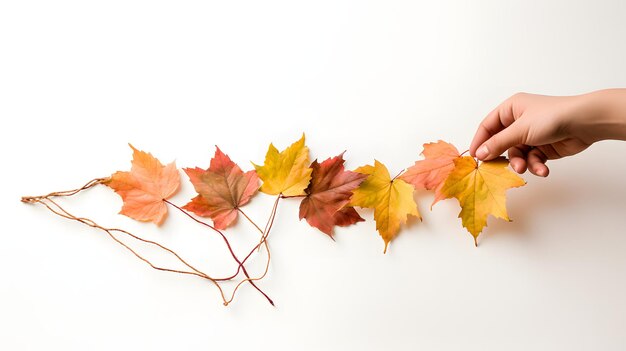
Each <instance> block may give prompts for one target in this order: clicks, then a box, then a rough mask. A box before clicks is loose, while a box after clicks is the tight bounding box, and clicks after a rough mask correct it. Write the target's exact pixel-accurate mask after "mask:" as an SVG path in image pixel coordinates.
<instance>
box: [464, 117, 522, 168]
mask: <svg viewBox="0 0 626 351" xmlns="http://www.w3.org/2000/svg"><path fill="white" fill-rule="evenodd" d="M526 134H527V133H526V129H525V127H524V126H523V125H522V124H520V123H519V120H516V121H515V122H513V123H512V124H511V125H510V126H508V127H506V128H504V129H502V130H501V131H500V132H499V133H497V134H495V135H493V136H492V137H491V138H489V139H487V141H485V142H484V143H483V144H482V145H481V146H479V147H478V149H477V150H476V157H477V158H478V159H479V160H481V161H488V160H492V159H494V158H496V157H498V156H500V155H502V154H503V153H504V152H505V151H506V150H508V149H510V148H512V147H513V146H516V145H519V144H524V143H525V141H526V137H525V135H526Z"/></svg>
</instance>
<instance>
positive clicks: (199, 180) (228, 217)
mask: <svg viewBox="0 0 626 351" xmlns="http://www.w3.org/2000/svg"><path fill="white" fill-rule="evenodd" d="M185 173H187V175H188V176H189V180H190V181H191V183H192V184H193V187H194V188H195V189H196V191H197V192H198V194H199V195H198V196H196V197H194V198H193V199H192V200H191V202H189V203H188V204H186V205H185V206H184V207H183V208H184V209H186V210H188V211H191V212H193V213H195V214H197V215H198V216H202V217H211V219H212V220H213V224H214V226H215V228H217V229H225V228H226V227H228V226H229V225H230V224H232V223H233V222H234V221H235V219H237V209H238V208H239V207H241V206H243V205H245V204H247V203H248V202H249V201H250V198H251V197H252V196H253V195H254V194H255V193H256V191H257V190H258V189H259V177H258V176H257V174H256V172H255V171H248V172H246V173H244V172H243V171H242V170H241V168H239V166H237V164H235V163H234V162H233V161H232V160H231V159H230V158H229V157H228V155H226V154H224V153H223V152H222V150H220V148H219V147H216V150H215V156H214V157H213V158H212V159H211V164H210V166H209V168H208V169H207V170H203V169H201V168H197V167H196V168H185Z"/></svg>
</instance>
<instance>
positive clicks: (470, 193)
mask: <svg viewBox="0 0 626 351" xmlns="http://www.w3.org/2000/svg"><path fill="white" fill-rule="evenodd" d="M508 165H509V161H508V160H507V159H506V158H504V157H498V158H496V159H494V160H492V161H487V162H481V163H480V165H478V164H477V163H476V160H475V159H474V158H473V157H471V156H463V157H459V158H457V159H455V160H454V170H453V171H452V172H451V173H450V175H449V176H448V178H447V179H446V181H445V183H444V185H443V188H442V189H441V193H442V194H443V195H445V197H446V198H452V197H455V198H457V199H458V200H459V204H460V205H461V212H460V213H459V218H461V220H462V223H463V227H465V228H467V230H468V231H469V232H470V234H472V236H473V237H474V244H475V245H477V238H478V235H479V234H480V232H481V231H482V230H483V228H484V227H485V226H487V216H488V215H490V214H491V215H493V216H494V217H497V218H502V219H504V220H507V221H510V219H509V216H508V214H507V212H506V196H505V192H506V190H507V189H510V188H517V187H520V186H523V185H525V184H526V182H525V181H524V180H523V179H522V178H520V177H519V176H518V175H517V174H515V173H513V172H511V171H510V170H508V168H507V166H508Z"/></svg>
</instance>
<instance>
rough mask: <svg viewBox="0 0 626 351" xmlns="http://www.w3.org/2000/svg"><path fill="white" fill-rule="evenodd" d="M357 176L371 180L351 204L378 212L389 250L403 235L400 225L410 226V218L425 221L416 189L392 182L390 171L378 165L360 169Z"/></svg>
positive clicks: (356, 191)
mask: <svg viewBox="0 0 626 351" xmlns="http://www.w3.org/2000/svg"><path fill="white" fill-rule="evenodd" d="M355 172H358V173H363V174H367V175H368V177H367V178H366V179H365V181H363V183H361V185H360V186H359V187H358V188H357V189H356V190H354V191H353V195H352V199H351V200H350V204H351V205H353V206H359V207H367V208H373V209H374V220H375V221H376V230H378V233H379V234H380V236H381V237H382V238H383V240H384V241H385V250H384V252H387V246H388V245H389V242H390V241H391V240H393V239H394V238H395V237H396V236H397V235H398V232H399V231H400V225H401V224H403V223H406V220H407V218H408V216H409V215H412V216H416V217H418V218H420V219H421V217H420V214H419V212H418V211H417V205H416V204H415V200H414V199H413V191H414V189H413V186H411V185H410V184H408V183H406V182H405V181H404V180H402V179H398V178H395V179H391V177H390V176H389V171H388V170H387V167H385V165H383V164H382V163H380V162H378V161H376V160H375V161H374V166H371V165H366V166H363V167H359V168H357V169H356V170H355Z"/></svg>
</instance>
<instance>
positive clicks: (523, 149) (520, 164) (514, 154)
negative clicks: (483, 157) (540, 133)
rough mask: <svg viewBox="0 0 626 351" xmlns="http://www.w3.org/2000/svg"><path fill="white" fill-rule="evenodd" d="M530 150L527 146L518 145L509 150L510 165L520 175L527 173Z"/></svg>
mask: <svg viewBox="0 0 626 351" xmlns="http://www.w3.org/2000/svg"><path fill="white" fill-rule="evenodd" d="M528 150H530V147H529V146H527V145H517V146H513V147H512V148H510V149H509V163H510V164H511V167H512V168H513V170H514V171H515V172H517V173H519V174H522V173H524V172H526V169H527V167H528V165H527V162H526V153H527V152H528Z"/></svg>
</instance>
